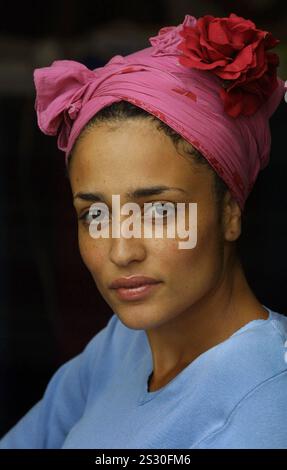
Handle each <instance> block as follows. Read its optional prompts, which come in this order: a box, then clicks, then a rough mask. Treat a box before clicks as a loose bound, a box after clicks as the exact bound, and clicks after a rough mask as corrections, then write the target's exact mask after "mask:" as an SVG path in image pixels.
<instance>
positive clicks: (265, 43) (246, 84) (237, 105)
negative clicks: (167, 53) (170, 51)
mask: <svg viewBox="0 0 287 470" xmlns="http://www.w3.org/2000/svg"><path fill="white" fill-rule="evenodd" d="M179 34H180V35H181V36H182V37H183V38H184V40H183V41H182V42H181V43H180V44H178V46H177V47H178V49H179V50H180V51H181V52H182V55H181V56H180V57H179V62H180V64H182V65H184V66H187V67H192V68H196V69H200V70H206V71H210V72H212V73H214V74H215V75H217V76H218V77H220V78H221V79H222V80H223V87H222V90H221V91H220V96H221V99H222V100H223V102H224V110H225V111H226V112H227V113H228V114H229V115H230V116H232V117H237V116H239V115H240V114H243V115H244V116H251V115H252V114H254V113H255V112H256V111H257V110H258V109H259V108H260V106H261V105H262V104H263V103H264V102H265V101H266V100H267V99H268V97H269V96H270V95H271V94H272V93H273V91H274V90H275V88H276V87H277V86H278V82H277V74H276V68H277V67H278V65H279V57H278V55H277V54H275V53H270V52H266V51H267V50H269V49H272V48H273V47H275V46H276V45H277V44H278V43H279V42H280V41H279V40H278V39H275V38H274V37H273V36H272V34H271V33H269V32H268V31H262V30H260V29H257V28H256V25H255V24H254V23H253V22H252V21H250V20H246V19H244V18H241V17H240V16H237V15H235V14H234V13H231V14H230V15H229V17H228V18H215V17H214V16H211V15H206V16H203V17H202V18H199V19H198V20H197V22H196V24H195V25H194V26H184V27H183V29H182V30H181V31H179Z"/></svg>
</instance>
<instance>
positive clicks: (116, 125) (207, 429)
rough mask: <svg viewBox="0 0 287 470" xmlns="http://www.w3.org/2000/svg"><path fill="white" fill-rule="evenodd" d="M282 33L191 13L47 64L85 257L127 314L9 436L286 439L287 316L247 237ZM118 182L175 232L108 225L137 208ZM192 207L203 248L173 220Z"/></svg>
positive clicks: (103, 440)
mask: <svg viewBox="0 0 287 470" xmlns="http://www.w3.org/2000/svg"><path fill="white" fill-rule="evenodd" d="M277 42H278V41H277V40H276V39H274V38H273V37H272V35H271V34H270V33H267V32H265V31H261V30H259V29H257V28H256V26H255V25H254V24H253V23H252V22H251V21H249V20H245V19H243V18H240V17H238V16H236V15H234V14H231V15H230V16H229V17H228V18H214V17H212V16H208V15H207V16H205V17H202V18H199V19H198V20H196V19H195V18H194V17H192V16H190V15H186V16H185V19H184V21H183V23H182V24H180V25H178V26H177V27H166V28H162V29H161V30H160V31H159V34H158V35H157V36H155V37H153V38H150V43H151V47H148V48H146V49H143V50H142V51H138V52H136V53H134V54H130V55H129V56H126V57H122V56H115V57H113V58H112V59H111V60H110V61H109V62H108V63H107V64H106V65H105V66H104V67H101V68H99V69H96V70H95V71H90V70H88V69H87V68H86V67H85V66H83V65H82V64H79V63H77V62H74V61H55V62H54V63H53V64H52V65H51V66H50V67H45V68H41V69H36V71H35V75H34V78H35V86H36V90H37V98H36V111H37V116H38V124H39V127H40V129H41V130H42V131H43V132H45V133H46V134H48V135H56V134H57V135H58V147H59V148H60V149H61V150H63V151H64V152H65V156H66V163H67V170H68V174H69V178H70V182H71V188H72V192H73V198H74V206H75V210H76V212H77V215H78V219H79V224H78V236H79V248H80V252H81V256H82V258H83V261H84V263H85V264H86V266H87V268H88V270H89V271H90V272H91V274H92V276H93V279H94V280H95V283H96V286H97V288H98V290H99V291H100V293H101V294H102V296H103V297H104V299H105V300H106V302H107V303H108V304H109V305H110V307H111V308H112V310H113V312H114V314H113V316H112V317H111V319H110V320H109V321H108V323H107V325H106V327H105V328H104V329H102V330H101V331H100V332H99V333H98V334H96V335H95V337H94V338H93V339H92V340H91V341H90V343H89V344H88V345H87V347H86V348H85V350H84V351H83V352H82V353H81V354H80V355H78V356H77V357H75V358H73V359H72V360H70V361H69V362H67V363H65V364H64V365H63V366H62V367H61V368H60V369H59V370H58V371H57V372H56V373H55V375H54V376H53V378H52V380H51V381H50V383H49V385H48V387H47V389H46V392H45V394H44V396H43V399H42V400H41V401H40V402H39V403H37V404H36V405H35V406H34V407H33V408H32V409H31V410H30V411H29V412H28V413H27V414H26V416H24V417H23V418H22V420H20V421H19V423H18V424H17V425H16V426H15V427H14V428H13V429H11V430H10V432H8V433H7V434H6V436H4V438H3V439H2V440H1V441H0V445H1V447H2V448H66V449H67V448H101V449H103V448H151V449H152V448H157V449H158V448H190V449H191V448H194V449H195V448H197V449H199V448H287V411H286V410H287V406H286V404H287V358H286V354H285V353H286V351H287V343H286V338H287V320H286V318H285V317H284V315H283V314H280V313H278V312H274V311H272V310H271V309H270V308H268V307H267V306H265V305H262V304H261V302H260V301H259V300H258V299H257V298H256V296H255V294H254V293H253V292H252V290H251V288H250V287H249V285H248V283H247V280H246V277H245V274H244V272H243V269H242V265H241V263H240V260H239V257H238V254H237V248H236V241H237V240H238V238H239V236H240V233H241V218H242V213H243V210H244V205H245V201H246V199H247V197H248V195H249V193H250V191H251V189H252V187H253V185H254V183H255V180H256V178H257V175H258V172H259V171H260V170H261V169H263V168H264V167H265V166H266V165H267V164H268V159H269V152H270V131H269V123H268V120H269V117H270V116H271V115H272V114H273V113H274V111H275V110H276V108H277V106H278V105H279V103H280V101H281V100H282V98H283V95H284V84H283V82H282V80H280V79H279V78H278V77H277V75H276V68H277V66H278V56H277V55H276V54H275V53H273V52H269V50H270V49H272V48H273V47H274V46H275V45H276V44H277ZM114 196H118V197H119V198H120V205H121V206H122V204H133V205H132V206H128V207H135V205H136V207H137V208H139V209H140V212H139V213H137V215H138V214H140V216H141V217H142V216H143V219H144V228H146V227H152V226H153V221H154V222H155V225H157V224H158V223H159V222H162V223H163V232H162V233H163V236H162V237H158V238H156V237H154V236H152V237H146V236H143V232H142V231H141V233H140V237H128V236H125V235H127V232H122V233H120V235H119V236H118V237H117V236H114V234H113V236H111V235H110V232H109V236H107V237H104V236H101V237H97V236H96V232H95V231H94V230H93V229H94V228H95V221H96V226H97V227H98V228H99V227H100V228H101V229H102V228H106V229H107V228H110V227H111V225H112V224H114V220H115V219H116V217H118V218H119V220H120V222H121V223H124V220H125V218H124V217H122V213H120V214H119V212H118V211H115V212H114V206H113V197H114ZM151 203H152V204H151ZM180 203H181V204H183V205H184V211H182V212H180V211H178V212H177V209H178V208H180V207H183V206H182V205H181V206H180V205H179V204H180ZM194 204H196V207H197V211H196V212H192V211H189V209H190V208H192V207H194ZM111 208H112V216H111V213H110V210H111ZM162 210H163V212H162ZM170 211H171V212H170ZM170 214H171V215H175V216H176V217H175V218H174V219H172V217H171V218H169V217H168V215H170ZM180 214H181V216H186V218H187V221H188V222H190V221H191V222H192V223H191V227H192V230H191V232H190V233H191V234H192V235H193V241H194V244H193V246H192V247H191V248H189V249H180V248H179V241H180V239H181V238H184V237H181V236H180V234H179V233H178V232H176V234H175V235H174V236H173V237H169V236H168V229H170V228H175V220H176V221H177V220H179V219H180ZM125 215H129V212H125ZM195 215H196V217H195ZM141 217H137V218H135V219H133V220H134V221H136V220H137V221H139V219H141ZM181 220H182V219H181ZM184 220H185V219H184ZM98 222H101V224H100V225H99V224H98V225H97V223H98ZM111 222H112V223H111ZM141 222H142V219H141ZM141 229H142V226H141ZM195 232H196V233H195Z"/></svg>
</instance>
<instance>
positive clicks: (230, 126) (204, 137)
mask: <svg viewBox="0 0 287 470" xmlns="http://www.w3.org/2000/svg"><path fill="white" fill-rule="evenodd" d="M208 18H213V17H208ZM236 18H239V17H236ZM241 20H242V18H241ZM196 21H197V20H196V19H195V18H194V17H192V16H190V15H185V19H184V21H183V23H182V24H180V25H178V26H169V27H165V28H162V29H161V30H160V31H159V34H158V35H157V36H155V37H152V38H150V39H149V40H150V43H151V45H152V46H151V47H147V48H145V49H142V50H140V51H137V52H135V53H132V54H129V55H127V56H125V57H123V56H121V55H116V56H114V57H112V58H111V59H110V60H109V61H108V62H107V63H106V64H105V65H104V66H103V67H99V68H96V69H95V70H89V69H88V68H87V67H86V66H84V65H83V64H81V63H79V62H76V61H73V60H56V61H54V62H53V63H52V65H51V66H49V67H42V68H39V69H35V70H34V81H35V87H36V101H35V109H36V112H37V119H38V125H39V127H40V129H41V130H42V131H43V132H44V133H45V134H47V135H57V134H58V140H57V143H58V148H59V149H61V150H63V151H64V152H65V155H66V162H67V157H68V155H69V153H70V151H71V149H72V147H73V144H74V142H75V140H76V138H77V137H78V135H79V134H80V132H81V130H82V129H83V127H84V126H85V124H86V123H87V122H88V121H89V120H90V119H91V118H92V117H93V116H94V115H95V114H96V113H97V112H98V111H99V110H101V109H102V108H104V107H106V106H108V105H110V104H112V103H114V102H117V101H121V100H126V101H129V102H131V103H133V104H135V105H136V106H138V107H140V108H143V109H145V110H146V111H148V112H149V113H150V114H153V115H154V116H156V117H157V118H159V119H160V120H162V121H163V122H165V123H166V124H168V125H169V126H170V127H171V128H173V129H174V130H175V131H176V132H178V133H179V134H180V135H181V136H182V137H183V138H184V139H186V140H187V141H188V142H190V143H191V144H192V145H193V146H194V147H195V148H196V149H197V150H199V151H200V152H201V153H202V154H203V156H204V157H205V158H206V159H207V160H208V162H209V163H210V165H211V166H212V167H213V168H214V170H215V171H216V172H217V173H218V174H219V176H220V177H221V178H222V179H223V180H224V181H225V183H226V184H227V186H228V187H229V189H230V191H231V193H232V194H233V196H234V197H235V198H236V200H237V201H238V203H239V205H240V207H241V208H242V209H243V208H244V204H245V201H246V198H247V196H248V194H249V193H250V191H251V189H252V187H253V184H254V182H255V180H256V178H257V175H258V172H259V171H260V170H261V169H263V168H264V167H265V166H266V165H267V164H268V161H269V153H270V145H271V136H270V130H269V117H270V116H271V115H272V114H273V112H274V111H275V110H276V108H277V106H278V105H279V103H280V101H281V99H282V98H283V96H284V82H283V81H282V80H280V79H279V78H277V77H276V81H277V83H276V87H273V88H275V89H274V90H273V91H272V93H271V95H270V96H268V97H267V98H266V99H265V100H264V102H262V104H261V105H260V107H259V109H257V110H256V112H253V114H251V115H246V113H245V114H244V113H243V112H242V113H241V114H240V113H238V112H237V116H236V117H235V116H234V115H233V116H232V115H231V114H230V113H228V112H226V110H225V108H224V104H223V101H222V96H221V95H220V93H222V90H223V88H222V82H223V78H226V77H224V76H222V77H220V76H219V74H215V73H213V72H212V70H204V69H203V67H202V63H203V62H202V61H201V60H199V61H198V62H199V67H198V68H193V67H189V68H188V67H187V66H185V65H183V64H182V63H180V62H179V57H180V56H181V55H182V52H181V50H180V49H179V48H178V46H179V44H180V43H182V40H183V39H182V38H183V36H182V35H181V34H180V32H182V31H183V30H184V28H190V29H189V31H191V29H192V28H193V27H194V26H195V25H196ZM198 21H199V20H198ZM243 21H245V22H246V21H248V20H244V19H243ZM250 23H251V22H250ZM251 24H253V23H251ZM216 27H217V26H216ZM187 30H188V29H187ZM256 31H259V30H256ZM220 37H221V36H220ZM186 44H188V42H186ZM193 57H195V58H196V56H193ZM219 59H220V58H219ZM239 60H240V58H239ZM248 60H249V59H247V61H248ZM207 63H208V64H209V65H208V67H209V68H210V69H211V68H212V66H210V61H207ZM235 66H236V64H235ZM217 69H218V68H217ZM217 69H215V70H217ZM225 70H226V69H225ZM226 73H229V75H228V77H229V76H230V73H233V74H234V73H235V74H236V75H235V76H238V73H237V69H236V67H235V68H233V70H231V68H230V67H229V71H228V70H227V72H226ZM241 77H242V74H241ZM225 88H226V87H225ZM223 93H224V92H223ZM242 100H243V97H242ZM262 101H263V100H262ZM242 102H243V101H242ZM238 103H239V107H240V101H238ZM249 114H250V113H249Z"/></svg>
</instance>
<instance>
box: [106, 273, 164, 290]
mask: <svg viewBox="0 0 287 470" xmlns="http://www.w3.org/2000/svg"><path fill="white" fill-rule="evenodd" d="M159 282H161V281H158V280H157V279H154V278H152V277H147V276H130V277H120V278H119V279H115V280H114V281H113V282H112V283H111V284H110V286H109V287H110V288H111V289H119V288H126V289H129V288H130V289H132V288H136V287H140V286H145V285H148V284H158V283H159Z"/></svg>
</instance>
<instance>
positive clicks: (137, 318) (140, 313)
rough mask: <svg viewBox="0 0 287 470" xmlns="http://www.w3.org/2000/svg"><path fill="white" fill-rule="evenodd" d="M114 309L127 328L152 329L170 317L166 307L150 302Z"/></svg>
mask: <svg viewBox="0 0 287 470" xmlns="http://www.w3.org/2000/svg"><path fill="white" fill-rule="evenodd" d="M113 311H114V313H115V314H116V315H117V316H118V318H119V319H120V321H121V322H122V323H123V324H124V325H125V326H126V327H127V328H131V329H133V330H151V329H154V328H157V327H159V326H161V325H162V324H164V323H166V322H167V321H168V319H169V318H168V317H167V311H166V308H164V307H163V306H159V305H158V306H152V305H151V304H148V302H146V304H145V303H141V304H139V303H138V304H137V305H125V306H122V305H121V306H118V307H116V308H115V309H113ZM163 312H164V314H163ZM163 315H164V316H163Z"/></svg>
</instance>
